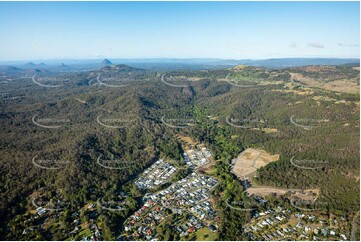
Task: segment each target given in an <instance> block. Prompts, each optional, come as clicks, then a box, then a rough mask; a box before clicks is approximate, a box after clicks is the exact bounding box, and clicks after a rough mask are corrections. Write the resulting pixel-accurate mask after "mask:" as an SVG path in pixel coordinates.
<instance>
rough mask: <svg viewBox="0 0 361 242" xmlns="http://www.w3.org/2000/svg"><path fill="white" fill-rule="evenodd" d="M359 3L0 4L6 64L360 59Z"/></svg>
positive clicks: (0, 54)
mask: <svg viewBox="0 0 361 242" xmlns="http://www.w3.org/2000/svg"><path fill="white" fill-rule="evenodd" d="M359 43H360V3H359V2H0V60H1V61H6V60H36V59H57V58H63V59H64V58H70V59H101V58H110V59H111V58H223V59H267V58H287V57H331V58H333V57H336V58H339V57H342V58H350V57H352V58H359V56H360V55H359V53H360V45H359Z"/></svg>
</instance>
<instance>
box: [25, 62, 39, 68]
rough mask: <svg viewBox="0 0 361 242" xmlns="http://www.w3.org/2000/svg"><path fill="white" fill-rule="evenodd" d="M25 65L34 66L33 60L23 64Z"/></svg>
mask: <svg viewBox="0 0 361 242" xmlns="http://www.w3.org/2000/svg"><path fill="white" fill-rule="evenodd" d="M24 66H25V67H34V66H36V65H35V64H34V63H33V62H28V63H26V64H25V65H24Z"/></svg>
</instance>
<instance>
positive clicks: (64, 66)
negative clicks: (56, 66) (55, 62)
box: [60, 62, 70, 68]
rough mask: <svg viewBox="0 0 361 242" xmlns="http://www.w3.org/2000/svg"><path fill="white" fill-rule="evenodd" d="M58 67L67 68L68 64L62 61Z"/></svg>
mask: <svg viewBox="0 0 361 242" xmlns="http://www.w3.org/2000/svg"><path fill="white" fill-rule="evenodd" d="M60 67H61V68H69V67H70V66H68V65H65V64H64V63H63V62H62V63H61V65H60Z"/></svg>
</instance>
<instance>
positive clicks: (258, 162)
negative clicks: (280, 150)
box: [232, 148, 279, 179]
mask: <svg viewBox="0 0 361 242" xmlns="http://www.w3.org/2000/svg"><path fill="white" fill-rule="evenodd" d="M278 159H279V155H271V154H269V153H267V152H266V151H265V150H261V149H252V148H248V149H246V150H245V151H243V152H242V153H240V154H239V155H238V157H237V158H236V159H234V160H232V165H233V166H232V173H233V174H235V175H236V176H237V177H239V178H240V179H244V178H247V177H252V176H255V175H256V173H257V169H258V168H261V167H262V166H265V165H267V164H268V163H270V162H273V161H276V160H278Z"/></svg>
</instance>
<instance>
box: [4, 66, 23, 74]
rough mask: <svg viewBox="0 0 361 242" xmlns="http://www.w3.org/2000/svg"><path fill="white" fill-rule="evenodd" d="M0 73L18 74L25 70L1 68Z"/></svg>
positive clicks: (9, 67) (12, 67)
mask: <svg viewBox="0 0 361 242" xmlns="http://www.w3.org/2000/svg"><path fill="white" fill-rule="evenodd" d="M0 71H1V72H5V73H16V72H21V71H23V70H22V69H20V68H17V67H15V66H0Z"/></svg>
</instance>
